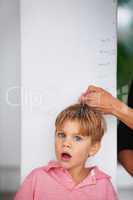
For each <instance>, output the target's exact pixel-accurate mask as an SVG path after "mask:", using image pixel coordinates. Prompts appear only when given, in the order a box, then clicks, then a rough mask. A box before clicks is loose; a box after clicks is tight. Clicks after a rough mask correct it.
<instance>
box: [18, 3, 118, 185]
mask: <svg viewBox="0 0 133 200" xmlns="http://www.w3.org/2000/svg"><path fill="white" fill-rule="evenodd" d="M21 62H22V63H21V84H22V96H21V98H22V115H21V119H22V129H21V132H22V135H21V139H22V140H21V146H22V149H21V180H23V178H24V177H25V176H26V175H27V174H28V173H29V172H30V171H31V169H33V168H35V167H38V166H40V165H46V164H47V162H48V161H49V160H50V159H54V158H55V156H54V120H55V117H56V115H57V113H58V112H60V111H61V110H62V109H64V107H65V106H68V105H70V104H72V103H74V102H75V101H77V99H78V97H79V95H80V94H81V92H83V91H84V90H85V89H86V87H87V86H88V85H89V84H97V85H100V86H102V87H104V88H105V89H108V90H109V91H110V92H112V93H113V94H114V95H115V94H116V2H115V1H114V0H100V1H97V0H93V1H87V0H71V1H70V0H56V1H55V0H38V1H35V0H21ZM107 122H108V132H107V134H106V136H105V137H104V140H103V147H102V149H101V151H100V152H99V155H98V156H96V159H95V160H94V161H91V162H96V163H97V164H99V165H100V167H101V168H102V169H104V170H105V171H106V172H107V173H109V174H110V175H111V176H112V177H113V181H114V183H115V171H116V120H115V119H114V118H113V117H107Z"/></svg>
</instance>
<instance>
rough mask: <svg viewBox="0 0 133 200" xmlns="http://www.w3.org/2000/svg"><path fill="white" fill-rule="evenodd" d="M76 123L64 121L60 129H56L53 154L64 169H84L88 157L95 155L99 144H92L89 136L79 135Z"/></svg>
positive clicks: (77, 123)
mask: <svg viewBox="0 0 133 200" xmlns="http://www.w3.org/2000/svg"><path fill="white" fill-rule="evenodd" d="M79 130H80V127H79V122H78V121H76V120H75V121H74V120H73V121H71V120H66V121H65V122H64V123H63V126H62V127H57V128H56V133H55V153H56V157H57V160H58V161H59V162H60V164H61V166H62V167H64V168H65V169H68V170H70V169H75V168H80V169H82V168H84V166H85V162H86V160H87V158H88V156H92V155H94V154H96V152H97V151H98V149H99V147H100V144H99V143H95V144H92V142H91V138H90V137H89V136H82V135H81V134H80V133H79Z"/></svg>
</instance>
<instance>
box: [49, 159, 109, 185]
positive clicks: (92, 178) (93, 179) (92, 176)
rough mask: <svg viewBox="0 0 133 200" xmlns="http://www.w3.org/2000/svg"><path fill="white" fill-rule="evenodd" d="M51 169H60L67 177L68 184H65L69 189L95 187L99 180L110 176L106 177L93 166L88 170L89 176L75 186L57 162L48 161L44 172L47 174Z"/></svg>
mask: <svg viewBox="0 0 133 200" xmlns="http://www.w3.org/2000/svg"><path fill="white" fill-rule="evenodd" d="M52 169H60V170H61V171H63V172H64V173H65V175H66V176H67V179H69V181H68V183H69V184H67V187H68V188H69V189H73V188H80V187H83V186H86V185H95V184H96V183H97V181H98V180H99V179H103V178H110V176H108V175H107V174H105V173H104V172H102V171H101V170H99V168H98V167H97V166H93V167H91V168H90V173H89V175H88V176H87V177H86V178H85V179H84V180H83V181H82V182H81V183H79V184H77V185H76V184H74V181H72V179H71V180H70V175H69V174H68V172H67V170H66V169H64V168H63V167H62V166H61V165H60V163H59V162H58V161H55V160H51V161H49V163H48V165H47V166H46V167H45V170H46V171H47V172H49V171H50V170H52ZM64 173H63V174H64ZM68 175H69V176H68ZM70 183H71V184H70Z"/></svg>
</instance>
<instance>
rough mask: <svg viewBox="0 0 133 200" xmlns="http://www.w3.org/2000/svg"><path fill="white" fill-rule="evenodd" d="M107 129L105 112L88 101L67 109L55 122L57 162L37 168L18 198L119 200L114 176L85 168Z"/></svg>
mask: <svg viewBox="0 0 133 200" xmlns="http://www.w3.org/2000/svg"><path fill="white" fill-rule="evenodd" d="M104 131H105V121H104V119H103V117H102V115H101V114H100V113H98V112H96V111H94V110H92V109H90V108H89V107H88V106H87V105H86V104H74V105H72V106H70V107H68V108H66V109H65V110H63V111H62V112H61V113H60V114H59V115H58V116H57V119H56V121H55V152H56V157H57V161H50V162H49V163H48V165H47V166H43V167H39V168H36V169H34V170H33V171H32V172H31V173H30V174H29V175H28V176H27V177H26V179H25V181H24V182H23V184H22V186H21V188H20V189H19V191H18V193H17V194H16V197H15V200H74V199H77V200H116V199H117V197H116V193H115V190H114V189H113V186H112V184H111V181H110V177H109V176H108V175H106V174H105V173H104V172H102V171H101V170H99V169H98V167H96V166H94V167H85V163H86V160H87V159H88V157H90V156H93V155H95V154H96V153H97V152H98V150H99V148H100V142H101V139H102V136H103V134H104Z"/></svg>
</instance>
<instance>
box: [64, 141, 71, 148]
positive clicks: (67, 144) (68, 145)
mask: <svg viewBox="0 0 133 200" xmlns="http://www.w3.org/2000/svg"><path fill="white" fill-rule="evenodd" d="M63 147H67V148H71V147H72V144H71V141H68V140H66V141H64V142H63Z"/></svg>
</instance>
